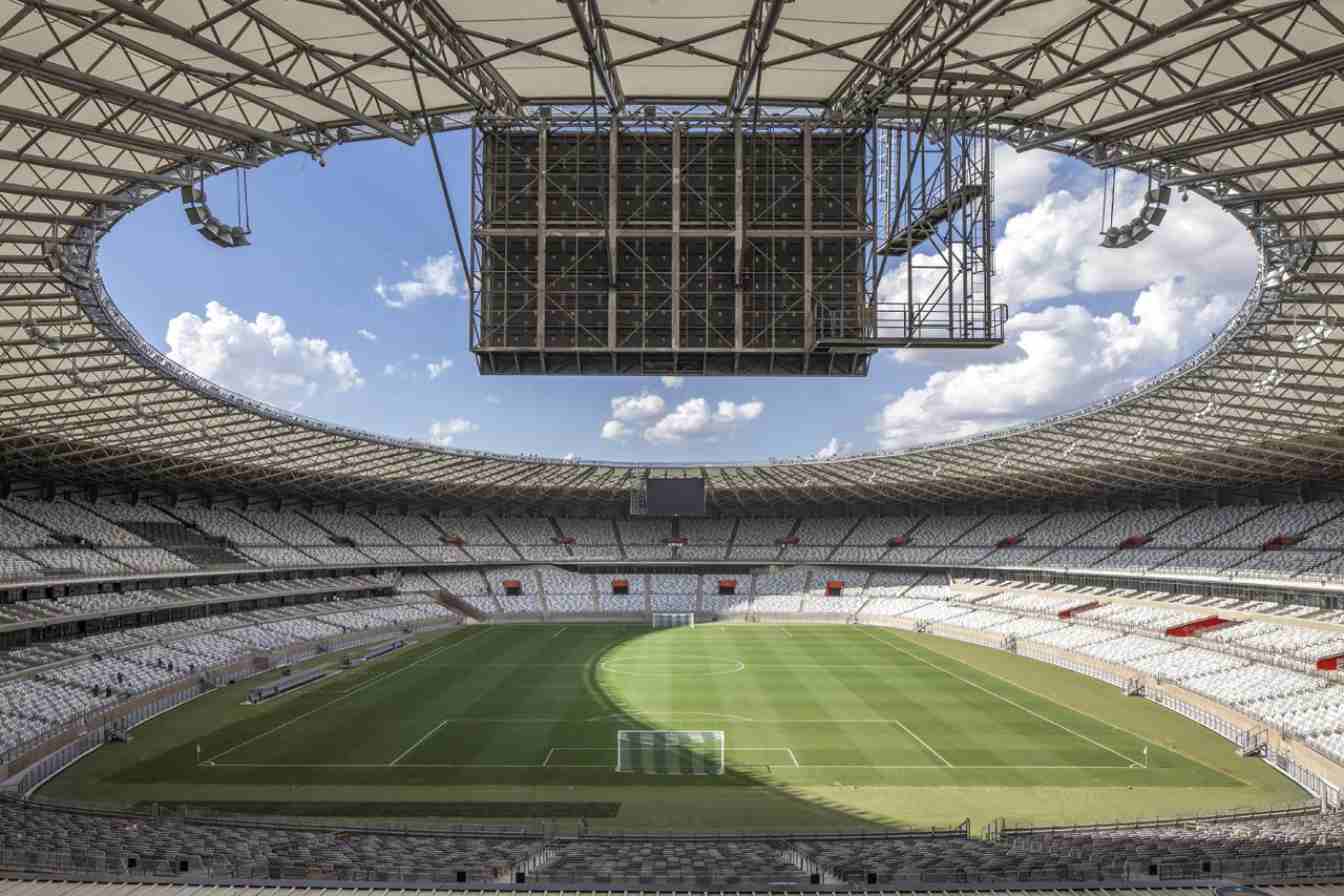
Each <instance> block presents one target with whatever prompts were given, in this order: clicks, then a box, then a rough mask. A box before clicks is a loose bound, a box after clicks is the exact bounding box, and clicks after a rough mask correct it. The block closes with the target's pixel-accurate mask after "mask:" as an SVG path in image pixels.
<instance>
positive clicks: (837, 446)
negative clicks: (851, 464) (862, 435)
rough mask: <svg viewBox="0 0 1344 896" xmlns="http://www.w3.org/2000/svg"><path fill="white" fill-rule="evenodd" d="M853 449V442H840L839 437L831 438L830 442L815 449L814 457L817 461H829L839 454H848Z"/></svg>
mask: <svg viewBox="0 0 1344 896" xmlns="http://www.w3.org/2000/svg"><path fill="white" fill-rule="evenodd" d="M853 449H854V443H853V442H841V441H840V439H839V437H837V436H831V440H830V441H829V442H827V443H826V444H825V445H822V446H821V447H820V448H818V449H817V453H816V455H815V457H816V458H817V460H829V459H830V458H832V457H837V456H839V455H841V454H848V453H849V452H850V451H852V450H853Z"/></svg>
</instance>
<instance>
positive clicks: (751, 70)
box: [571, 0, 789, 115]
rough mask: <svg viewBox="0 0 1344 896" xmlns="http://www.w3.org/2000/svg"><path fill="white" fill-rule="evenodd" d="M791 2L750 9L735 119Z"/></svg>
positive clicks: (731, 93)
mask: <svg viewBox="0 0 1344 896" xmlns="http://www.w3.org/2000/svg"><path fill="white" fill-rule="evenodd" d="M571 2H572V0H571ZM788 2H789V0H755V2H754V3H752V5H751V17H750V18H749V19H748V20H747V33H746V34H744V35H742V49H741V50H739V51H738V54H737V66H736V67H735V68H734V69H733V83H732V86H731V87H730V88H729V89H728V110H729V111H730V112H731V113H732V114H734V115H741V114H742V110H743V109H744V108H745V107H746V105H747V101H748V100H750V99H751V94H752V91H753V90H755V88H756V82H757V79H758V78H759V77H760V74H761V66H762V65H763V64H764V62H765V53H766V51H767V50H769V49H770V38H771V37H772V36H774V33H775V26H776V25H778V24H779V17H780V15H781V14H783V12H784V4H785V3H788Z"/></svg>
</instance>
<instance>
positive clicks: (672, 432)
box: [644, 398, 765, 442]
mask: <svg viewBox="0 0 1344 896" xmlns="http://www.w3.org/2000/svg"><path fill="white" fill-rule="evenodd" d="M764 411H765V402H763V401H757V400H752V401H744V402H741V403H740V404H739V403H735V402H731V401H720V402H718V404H716V405H715V406H714V407H713V409H711V408H710V405H709V402H708V401H706V400H705V399H703V398H692V399H690V400H689V401H683V402H682V403H681V404H679V405H677V407H676V409H675V410H673V411H672V413H670V414H667V415H666V416H664V417H661V418H659V419H658V421H657V422H655V423H654V424H653V425H652V426H649V427H647V428H645V430H644V438H645V439H646V440H648V441H650V442H681V441H685V440H686V439H688V438H698V437H705V436H710V437H712V436H715V435H718V434H720V433H727V432H732V431H733V430H734V429H735V428H736V427H737V425H738V424H739V423H744V422H748V421H751V420H755V419H757V418H758V417H760V416H761V414H762V413H763V412H764Z"/></svg>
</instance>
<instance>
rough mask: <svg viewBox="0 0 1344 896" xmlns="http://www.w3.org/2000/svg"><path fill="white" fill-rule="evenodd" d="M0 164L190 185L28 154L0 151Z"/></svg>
mask: <svg viewBox="0 0 1344 896" xmlns="http://www.w3.org/2000/svg"><path fill="white" fill-rule="evenodd" d="M0 162H14V163H16V164H19V165H32V166H34V167H37V168H50V169H51V170H53V171H69V172H72V173H74V174H87V175H89V176H90V177H106V178H108V179H110V180H125V181H132V182H140V183H147V184H155V185H156V186H161V187H169V188H176V187H185V186H187V185H188V184H190V183H191V181H190V180H189V179H188V178H185V177H177V176H174V175H171V174H155V173H153V172H149V171H135V170H134V169H131V168H114V167H111V166H109V165H94V164H90V163H88V162H76V161H74V160H73V159H65V158H58V157H54V156H39V155H34V154H33V153H28V152H10V151H9V150H0Z"/></svg>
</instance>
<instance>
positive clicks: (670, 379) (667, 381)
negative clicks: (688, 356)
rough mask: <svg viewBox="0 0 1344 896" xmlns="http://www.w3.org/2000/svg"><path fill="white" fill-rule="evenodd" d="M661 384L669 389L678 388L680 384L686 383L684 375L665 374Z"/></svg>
mask: <svg viewBox="0 0 1344 896" xmlns="http://www.w3.org/2000/svg"><path fill="white" fill-rule="evenodd" d="M663 385H664V386H666V387H667V388H669V389H680V388H681V387H682V386H684V385H686V377H684V376H665V377H663Z"/></svg>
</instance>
